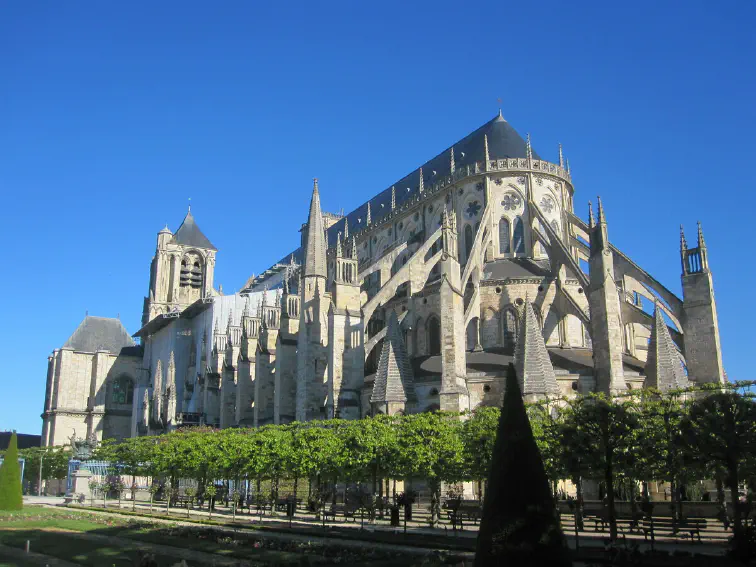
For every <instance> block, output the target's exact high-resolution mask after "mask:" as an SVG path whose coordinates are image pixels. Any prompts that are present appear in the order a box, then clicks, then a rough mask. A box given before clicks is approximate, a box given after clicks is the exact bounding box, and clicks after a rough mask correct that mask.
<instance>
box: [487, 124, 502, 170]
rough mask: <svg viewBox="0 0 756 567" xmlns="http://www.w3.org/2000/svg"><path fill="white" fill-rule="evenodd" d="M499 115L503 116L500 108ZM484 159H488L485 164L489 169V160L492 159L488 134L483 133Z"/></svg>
mask: <svg viewBox="0 0 756 567" xmlns="http://www.w3.org/2000/svg"><path fill="white" fill-rule="evenodd" d="M499 116H501V109H499ZM483 159H484V160H486V163H485V164H483V165H484V167H485V169H488V160H489V159H490V158H489V157H488V134H483Z"/></svg>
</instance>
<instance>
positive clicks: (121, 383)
mask: <svg viewBox="0 0 756 567" xmlns="http://www.w3.org/2000/svg"><path fill="white" fill-rule="evenodd" d="M112 400H113V403H114V404H131V403H133V402H134V382H132V381H131V378H129V377H128V376H119V377H118V378H116V380H115V382H113V395H112Z"/></svg>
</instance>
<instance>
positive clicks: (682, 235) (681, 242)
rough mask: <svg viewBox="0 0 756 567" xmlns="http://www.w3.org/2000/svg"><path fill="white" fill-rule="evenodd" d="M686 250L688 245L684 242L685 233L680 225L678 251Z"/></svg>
mask: <svg viewBox="0 0 756 567" xmlns="http://www.w3.org/2000/svg"><path fill="white" fill-rule="evenodd" d="M687 249H688V243H687V242H685V231H684V230H683V225H680V250H682V251H684V250H687Z"/></svg>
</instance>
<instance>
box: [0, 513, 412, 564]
mask: <svg viewBox="0 0 756 567" xmlns="http://www.w3.org/2000/svg"><path fill="white" fill-rule="evenodd" d="M67 531H68V532H69V533H67ZM71 531H73V532H80V533H91V534H98V535H101V536H107V537H110V538H114V539H111V541H110V542H109V543H107V544H106V543H104V542H102V541H92V540H87V539H84V538H82V537H78V536H75V535H72V534H71V533H70V532H71ZM115 538H117V539H115ZM27 540H28V541H29V542H30V546H31V551H35V552H37V553H43V554H45V555H49V556H52V557H57V558H59V559H64V560H66V561H71V562H73V563H77V564H80V565H87V566H90V565H91V566H96V567H102V566H105V567H111V566H113V567H132V566H133V565H135V564H137V558H138V556H139V547H140V543H142V544H143V543H154V544H160V545H164V546H170V547H171V548H174V550H175V551H176V553H178V550H179V549H183V550H187V549H189V550H194V551H198V552H200V551H201V552H204V553H209V554H213V555H215V556H216V557H217V558H218V559H220V558H221V557H224V558H226V559H238V560H239V562H240V563H241V561H244V562H245V563H244V564H245V565H249V566H250V567H252V566H261V567H262V566H265V565H279V566H297V565H301V564H302V563H301V561H302V559H303V556H305V555H306V556H307V558H308V560H309V561H308V563H307V564H308V565H313V566H320V565H334V564H337V563H340V564H342V565H345V564H348V565H363V566H368V565H370V566H378V565H388V566H391V567H409V566H411V565H414V564H419V562H418V561H417V560H413V559H412V558H411V557H407V556H402V555H401V554H399V553H389V554H387V553H385V552H383V553H382V552H371V551H369V550H365V551H359V550H355V549H353V548H352V549H345V548H343V547H341V546H339V545H338V544H333V545H327V546H323V545H318V544H313V545H310V544H305V543H295V542H273V541H272V540H270V539H269V538H268V539H266V538H265V537H264V536H263V535H257V534H246V535H244V534H238V535H235V536H233V537H232V534H224V533H219V532H218V531H215V530H213V529H210V528H208V527H203V526H196V527H192V528H186V527H179V526H173V525H169V524H152V523H150V522H149V520H146V519H143V518H130V517H122V518H117V517H112V516H104V515H99V514H93V513H89V512H86V511H78V510H72V509H70V508H45V507H35V506H28V507H26V508H25V509H24V510H23V511H21V512H12V513H11V512H0V543H2V544H4V545H7V546H11V547H16V548H19V549H23V547H24V545H25V544H26V541H27ZM166 551H168V550H166ZM177 557H178V555H174V556H170V555H163V556H160V555H156V557H155V559H156V560H157V562H158V564H159V565H160V567H164V566H165V567H168V566H173V565H175V564H176V563H177V562H178V561H179V559H178V558H177ZM3 559H4V558H3V557H2V555H0V567H3V565H4V562H3ZM6 561H7V558H6ZM188 563H189V565H190V567H203V566H204V565H211V564H214V562H209V563H204V562H202V561H200V560H199V559H197V558H196V557H194V558H193V559H192V560H190V561H188ZM29 564H30V565H31V564H32V563H29ZM8 565H17V562H16V561H14V562H13V563H9V564H8Z"/></svg>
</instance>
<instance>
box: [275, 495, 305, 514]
mask: <svg viewBox="0 0 756 567" xmlns="http://www.w3.org/2000/svg"><path fill="white" fill-rule="evenodd" d="M291 501H294V502H295V503H296V506H297V508H299V506H300V504H302V499H301V498H294V497H293V496H287V497H286V498H279V499H278V500H276V511H277V512H286V505H287V504H288V503H289V502H291Z"/></svg>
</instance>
